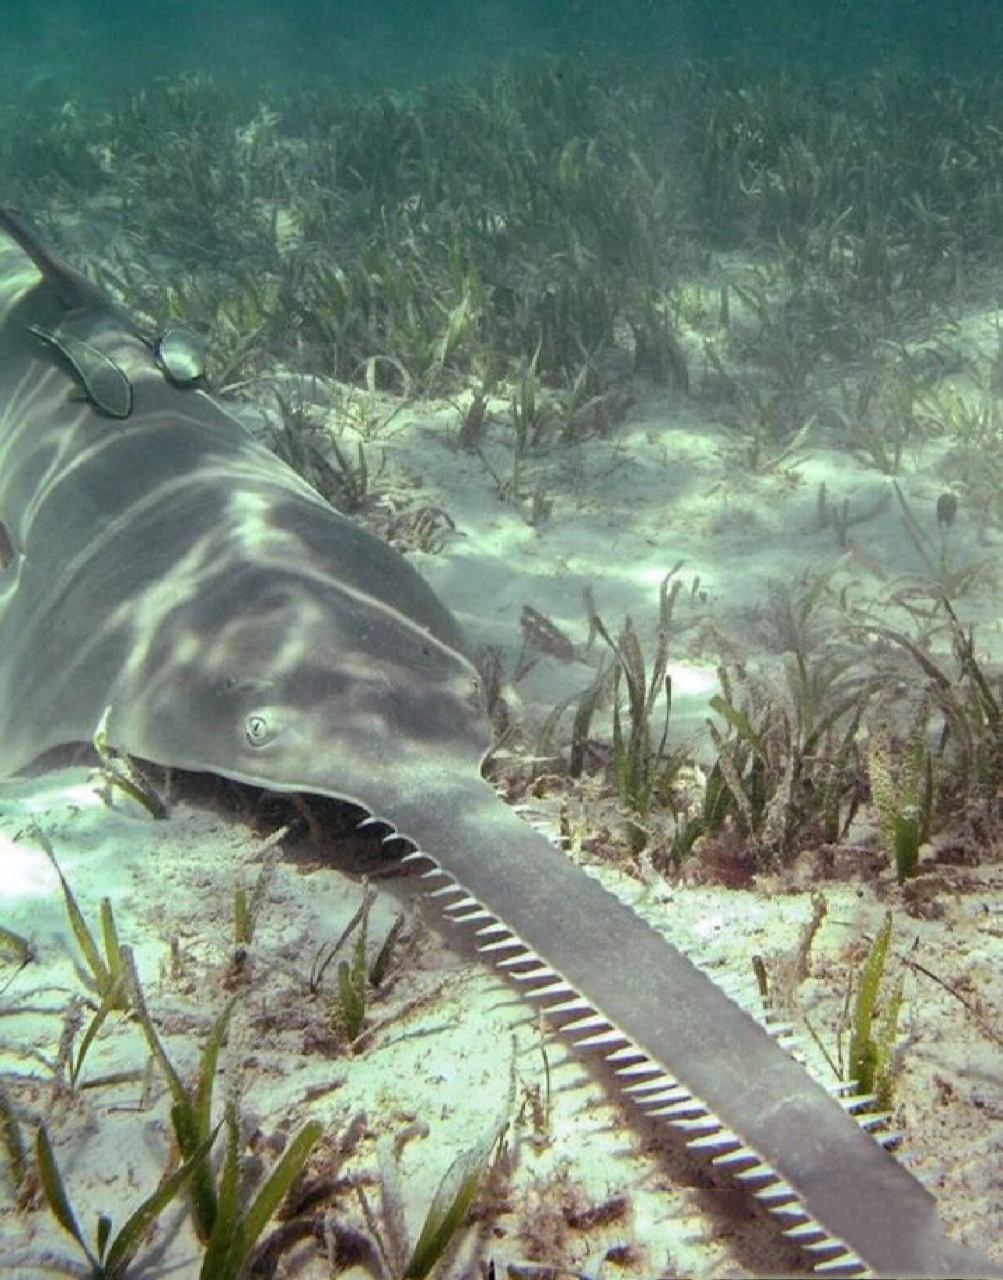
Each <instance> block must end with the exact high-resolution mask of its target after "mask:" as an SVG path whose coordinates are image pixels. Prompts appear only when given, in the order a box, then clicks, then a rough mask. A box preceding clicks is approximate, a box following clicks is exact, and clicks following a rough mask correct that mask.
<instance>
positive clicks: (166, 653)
mask: <svg viewBox="0 0 1003 1280" xmlns="http://www.w3.org/2000/svg"><path fill="white" fill-rule="evenodd" d="M0 228H2V229H3V231H4V232H5V235H3V236H0V522H2V532H3V546H4V556H3V557H2V568H0V709H2V710H0V715H2V733H0V774H3V775H10V774H14V773H17V772H19V771H22V770H24V769H26V768H27V767H28V766H29V765H30V764H32V763H33V762H34V761H36V760H37V759H38V758H39V757H41V756H42V755H43V754H45V753H46V752H48V751H49V750H50V749H53V748H56V747H59V746H61V745H64V744H69V743H74V742H83V743H88V742H91V741H92V740H93V738H94V734H95V731H96V729H97V727H98V725H99V724H101V725H102V726H103V730H104V732H105V734H106V736H107V741H108V743H109V744H110V745H111V746H112V747H114V748H116V749H117V750H119V751H121V752H123V753H126V754H128V755H129V756H135V757H138V758H141V759H146V760H149V761H153V762H155V763H156V764H159V765H163V766H167V767H176V768H180V769H185V770H196V771H207V772H212V773H215V774H218V775H221V776H223V777H226V778H232V779H235V780H237V781H239V782H243V783H248V784H251V785H254V786H257V787H264V788H268V789H270V790H274V791H286V792H298V793H306V794H311V793H312V794H317V795H322V796H330V797H335V798H338V799H342V800H345V801H350V802H352V803H354V804H356V805H359V806H361V807H362V808H363V809H364V810H365V811H366V812H367V813H368V814H369V815H370V816H371V818H372V819H374V820H378V821H380V822H383V823H385V824H386V825H387V827H388V828H389V829H390V830H391V831H393V832H395V833H397V834H398V835H399V836H401V837H404V838H405V839H406V841H407V842H408V843H409V846H410V847H412V848H413V850H414V852H412V853H411V854H410V855H408V856H409V857H410V858H412V859H418V860H420V861H421V865H422V869H423V870H424V871H425V874H426V876H427V877H428V878H429V881H430V884H429V886H428V887H429V889H430V893H431V896H433V897H434V898H435V899H436V900H437V902H438V904H439V905H440V907H441V909H442V911H443V913H444V915H445V916H447V917H449V918H450V919H452V920H454V921H456V922H458V923H459V924H461V925H463V926H465V927H466V928H468V929H469V930H471V931H472V932H473V937H474V940H475V942H476V945H477V948H478V949H479V951H480V952H481V953H482V954H483V955H484V957H485V958H486V959H487V960H488V961H490V962H492V963H495V964H497V965H499V966H500V967H501V968H502V969H503V970H504V971H505V972H506V973H507V974H508V976H509V977H510V978H511V979H512V981H513V982H514V983H515V984H517V986H518V988H519V989H520V990H521V992H522V993H523V994H524V995H525V997H526V999H527V1000H529V1001H531V1002H533V1003H534V1004H535V1005H536V1006H537V1007H538V1008H540V1009H541V1010H542V1011H543V1013H544V1014H545V1015H546V1017H547V1019H548V1020H549V1022H550V1023H551V1024H552V1025H553V1026H555V1027H556V1028H557V1029H558V1030H559V1031H560V1032H562V1033H563V1034H564V1035H565V1037H567V1038H568V1040H570V1042H571V1043H572V1044H573V1045H574V1046H576V1047H577V1049H578V1050H579V1051H581V1052H582V1053H584V1054H589V1053H591V1054H594V1055H598V1056H599V1057H601V1059H602V1060H603V1062H604V1064H605V1066H606V1068H607V1070H606V1073H605V1074H606V1075H607V1076H611V1077H612V1078H613V1079H614V1080H615V1082H616V1083H617V1085H618V1086H619V1088H620V1089H621V1090H622V1092H623V1093H624V1095H625V1096H626V1098H627V1099H629V1100H630V1102H631V1103H633V1104H634V1105H635V1106H636V1107H637V1108H639V1109H640V1110H641V1111H642V1112H643V1113H644V1114H645V1115H646V1116H647V1117H649V1118H650V1119H652V1120H653V1121H655V1122H659V1123H663V1124H665V1125H669V1126H671V1127H672V1128H673V1129H674V1130H675V1131H677V1133H678V1134H679V1135H680V1140H681V1141H683V1142H685V1143H686V1144H687V1146H688V1147H689V1148H690V1149H691V1150H693V1151H694V1152H699V1153H702V1158H704V1159H705V1160H708V1161H710V1162H711V1163H712V1165H713V1166H714V1167H715V1168H716V1169H717V1170H718V1171H719V1172H720V1173H722V1174H728V1175H730V1176H732V1177H734V1178H735V1179H736V1180H737V1181H738V1183H739V1184H740V1185H742V1186H743V1187H745V1188H747V1189H748V1192H749V1193H750V1194H751V1195H754V1196H755V1197H756V1198H757V1199H758V1200H759V1201H760V1202H761V1203H762V1204H763V1205H764V1206H765V1207H766V1208H767V1209H769V1210H770V1211H771V1212H772V1213H774V1214H775V1215H776V1216H777V1217H778V1218H779V1219H780V1226H781V1228H782V1230H783V1231H784V1232H785V1234H786V1236H787V1237H788V1239H790V1240H794V1241H796V1242H797V1243H799V1244H800V1245H801V1246H802V1247H803V1248H804V1249H805V1250H807V1252H808V1257H809V1258H810V1260H811V1262H812V1264H813V1265H814V1266H815V1267H816V1268H817V1270H819V1271H820V1272H823V1273H831V1274H839V1275H865V1274H872V1275H878V1276H889V1277H920V1276H928V1277H962V1276H966V1277H984V1278H985V1277H1001V1276H1003V1269H1001V1268H1000V1267H999V1266H998V1264H995V1263H993V1262H992V1261H991V1260H989V1259H988V1258H986V1257H983V1256H982V1255H981V1254H979V1253H978V1252H976V1251H974V1250H972V1249H970V1248H967V1247H963V1246H961V1245H959V1244H957V1243H955V1242H953V1241H952V1240H951V1239H950V1238H949V1237H948V1235H947V1234H946V1232H945V1230H944V1228H943V1225H942V1223H941V1221H940V1219H939V1217H938V1214H937V1209H936V1203H935V1200H934V1197H933V1196H932V1195H931V1193H930V1192H929V1191H928V1190H926V1189H925V1188H924V1187H923V1186H921V1184H920V1183H919V1182H918V1181H917V1180H916V1179H915V1178H914V1177H913V1176H912V1174H911V1173H909V1172H908V1170H907V1169H906V1168H905V1167H904V1166H903V1165H902V1164H901V1163H900V1162H899V1161H898V1160H896V1159H895V1157H894V1156H893V1155H892V1154H890V1152H889V1151H888V1150H886V1149H885V1147H884V1146H883V1145H881V1143H880V1142H879V1141H877V1140H875V1137H874V1136H872V1134H871V1133H870V1132H868V1131H866V1127H865V1123H862V1122H858V1119H857V1118H856V1117H855V1114H854V1112H856V1111H858V1110H859V1109H860V1107H861V1106H862V1104H863V1100H862V1099H860V1098H855V1097H853V1096H852V1095H851V1096H849V1097H847V1096H843V1095H841V1094H839V1093H838V1091H834V1090H828V1089H826V1088H825V1087H823V1085H822V1084H820V1083H818V1082H816V1080H815V1079H814V1078H813V1077H812V1076H811V1075H810V1074H809V1073H808V1072H807V1071H806V1070H805V1069H804V1068H803V1067H802V1066H801V1065H800V1063H799V1062H798V1061H797V1060H796V1059H795V1057H794V1056H792V1055H791V1054H790V1053H789V1052H788V1051H787V1049H786V1048H785V1047H784V1046H783V1044H781V1043H780V1042H779V1040H778V1038H777V1036H776V1035H775V1034H772V1033H771V1031H770V1029H769V1028H768V1027H767V1026H766V1025H764V1023H763V1021H761V1020H760V1019H758V1018H756V1017H754V1016H753V1015H752V1013H750V1012H749V1011H747V1010H746V1009H745V1008H744V1007H742V1006H741V1005H740V1004H739V1003H736V1002H735V1001H733V1000H732V999H731V998H730V997H729V996H728V995H726V994H725V993H724V991H722V990H721V988H719V987H718V986H717V985H716V984H715V982H714V981H712V979H711V978H710V977H709V976H707V975H706V974H705V973H704V972H703V971H702V970H701V968H700V967H699V965H698V964H697V963H695V961H694V959H692V958H691V957H690V956H688V955H686V954H684V952H683V951H681V950H679V949H677V948H676V947H675V946H673V945H672V944H670V943H669V942H668V941H667V940H666V939H665V938H664V937H663V936H662V935H661V934H660V933H659V932H658V931H656V930H655V929H654V928H653V927H652V926H651V925H649V924H648V923H647V922H645V921H644V920H643V919H642V918H641V917H640V916H639V915H638V914H636V913H635V912H634V911H633V910H632V909H631V908H630V907H628V906H627V905H626V904H624V903H623V902H621V901H620V900H619V899H618V898H616V897H614V896H613V895H612V894H611V893H609V892H608V891H607V890H605V889H604V888H603V887H602V886H601V885H600V884H599V883H598V882H597V881H596V880H595V879H594V878H593V877H591V876H590V875H589V874H588V873H587V872H585V871H584V870H582V869H581V868H579V867H577V866H575V865H574V864H573V863H572V862H571V861H570V860H569V859H568V858H567V857H566V856H565V855H564V854H563V853H562V852H561V851H560V850H559V849H558V848H556V847H555V846H554V845H553V844H552V843H551V842H550V841H549V840H548V839H547V838H546V837H545V836H544V835H543V834H541V833H540V832H538V831H537V830H535V829H534V828H533V827H531V826H530V825H529V824H528V823H527V822H526V821H525V820H524V819H523V818H522V817H520V815H519V814H518V813H516V812H515V811H514V810H513V809H512V808H510V807H509V806H508V805H507V804H506V803H505V802H504V801H503V800H502V799H501V798H500V797H499V796H498V795H497V794H496V793H495V791H494V789H493V788H492V787H491V786H490V784H489V783H488V782H486V781H485V780H484V778H483V776H482V764H483V761H484V758H485V755H486V753H487V752H488V750H489V748H490V746H491V734H490V729H489V725H488V719H487V716H486V713H485V709H484V698H483V696H482V691H481V689H480V687H479V681H478V673H477V670H476V668H475V666H474V664H473V662H472V660H471V657H470V654H469V651H468V648H467V644H466V641H465V639H464V636H463V633H462V631H461V628H460V626H459V624H458V622H457V621H456V619H455V618H454V616H453V615H452V613H451V612H450V611H449V609H448V608H447V607H446V606H445V604H443V603H442V602H441V601H440V600H439V598H438V597H437V596H436V595H435V594H434V593H433V591H432V590H431V588H430V587H429V586H428V585H427V584H426V582H425V581H424V579H423V578H422V577H421V576H420V575H419V573H418V572H417V571H416V570H415V568H414V567H413V566H412V565H411V564H410V563H409V562H408V561H407V560H405V559H404V558H403V557H402V556H400V555H399V554H398V553H397V552H395V551H394V550H393V549H391V548H390V547H388V546H386V545H385V544H384V543H383V542H382V541H381V540H379V539H378V538H377V537H375V536H374V535H372V534H371V533H369V532H368V531H366V530H364V529H362V528H361V527H359V526H358V525H356V524H354V523H353V522H352V521H350V520H348V519H347V518H345V517H344V516H342V515H340V514H339V513H337V512H336V511H335V510H333V509H332V507H331V506H330V505H328V503H327V502H325V501H324V499H322V498H321V497H320V496H319V495H318V494H317V493H316V492H314V490H313V489H311V488H310V486H309V485H307V484H306V483H305V482H304V481H303V480H302V479H301V478H300V477H299V476H298V475H296V473H295V472H293V471H292V470H291V469H290V468H288V467H287V466H285V465H284V464H283V463H282V462H281V461H280V460H279V459H278V458H276V457H275V455H274V454H273V453H271V452H270V451H269V450H268V449H267V448H266V447H265V446H264V445H263V444H262V443H260V442H259V441H257V440H256V439H255V438H254V437H253V435H252V434H251V433H250V432H249V431H247V430H246V429H245V428H244V427H243V425H242V424H241V423H240V422H239V421H238V420H237V419H236V418H235V417H234V416H233V415H231V414H230V413H229V412H227V411H226V409H225V408H224V407H223V406H221V405H220V404H219V403H217V401H216V400H214V399H213V397H212V396H211V394H210V393H209V392H208V391H207V390H206V389H205V388H204V387H203V386H201V385H199V384H198V383H192V384H191V385H183V384H180V383H179V382H178V381H176V380H173V379H171V378H170V377H168V376H165V372H164V370H163V368H162V367H161V364H160V363H158V360H157V356H156V352H155V351H154V350H153V348H152V347H151V345H150V343H149V342H148V341H147V340H146V339H145V338H144V337H143V335H142V333H141V332H140V331H139V329H138V328H137V326H136V325H135V324H134V323H132V322H131V321H130V320H129V318H128V315H127V314H126V313H125V312H124V311H123V308H121V307H120V306H116V305H113V304H112V303H111V302H110V301H109V300H108V299H107V298H105V297H104V296H103V295H102V293H101V291H100V290H98V289H97V288H96V286H94V285H93V284H92V283H91V282H90V281H89V280H87V279H86V278H85V277H84V276H83V275H81V273H79V272H77V271H75V270H74V269H72V268H71V267H70V266H69V265H68V264H66V263H64V262H62V261H61V260H60V259H59V258H57V257H56V256H55V255H54V254H53V253H52V252H51V251H50V250H49V249H48V248H47V247H46V246H45V245H44V243H43V242H42V241H41V240H40V239H39V237H38V236H37V235H36V234H35V232H34V231H33V230H32V229H31V227H30V226H29V225H28V224H27V223H26V222H25V221H24V220H23V219H22V218H21V217H20V216H18V215H16V214H14V213H12V212H9V211H8V212H4V213H0ZM68 332H69V333H72V337H73V342H74V344H75V345H74V348H73V350H74V351H75V352H77V353H78V354H79V353H89V352H93V353H95V354H94V357H93V360H89V361H87V360H86V358H85V356H81V357H80V358H81V359H82V360H85V362H87V363H90V364H92V365H93V367H95V368H97V367H100V368H102V369H107V367H108V365H110V366H111V367H113V368H114V369H116V370H118V371H121V374H122V376H123V377H124V378H126V379H128V383H129V389H130V398H129V412H128V414H127V415H125V416H116V415H109V413H107V412H102V409H101V406H100V405H99V404H96V403H94V401H93V399H92V398H91V397H90V396H89V395H88V394H87V389H88V388H87V380H86V378H83V379H82V378H81V377H80V376H79V370H76V371H75V370H74V369H73V368H72V367H71V364H72V359H71V360H68V359H67V358H66V350H65V345H64V346H63V347H60V346H59V344H58V342H56V343H53V342H40V341H39V340H38V334H39V333H41V334H54V335H58V334H60V333H63V334H65V333H68ZM71 357H72V352H71ZM105 361H106V362H108V364H105V363H104V362H105ZM81 382H83V391H84V394H83V396H82V397H81V394H80V391H81V386H80V384H81Z"/></svg>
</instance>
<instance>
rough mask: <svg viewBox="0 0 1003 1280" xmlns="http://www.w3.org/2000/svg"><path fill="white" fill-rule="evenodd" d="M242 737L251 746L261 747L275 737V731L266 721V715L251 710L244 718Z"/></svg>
mask: <svg viewBox="0 0 1003 1280" xmlns="http://www.w3.org/2000/svg"><path fill="white" fill-rule="evenodd" d="M244 737H245V738H246V739H247V741H248V743H249V745H250V746H252V747H263V746H264V745H265V744H266V743H268V742H271V740H272V738H274V737H275V731H274V729H273V728H272V726H271V725H270V724H269V723H268V717H267V716H265V715H263V714H262V713H261V712H260V711H252V712H251V713H250V715H248V716H246V717H245V719H244Z"/></svg>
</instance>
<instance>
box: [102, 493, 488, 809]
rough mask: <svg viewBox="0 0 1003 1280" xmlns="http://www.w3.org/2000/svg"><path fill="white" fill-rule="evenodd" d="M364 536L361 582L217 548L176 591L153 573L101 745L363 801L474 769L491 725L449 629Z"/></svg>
mask: <svg viewBox="0 0 1003 1280" xmlns="http://www.w3.org/2000/svg"><path fill="white" fill-rule="evenodd" d="M325 514H326V516H327V518H328V519H330V514H331V513H325ZM368 545H369V550H370V552H371V553H373V564H372V565H371V567H372V568H373V569H374V577H373V580H372V582H371V584H370V587H369V589H368V590H365V591H364V590H362V589H361V588H359V587H357V586H353V585H352V583H351V582H350V581H349V582H346V581H345V580H344V579H340V580H339V579H336V578H335V577H334V576H333V575H331V574H328V573H316V572H310V570H309V568H307V567H304V568H303V569H297V568H289V567H284V568H280V567H277V566H275V565H262V564H260V563H257V562H255V560H254V558H253V557H252V558H250V559H248V560H247V561H245V562H243V563H240V562H238V563H234V562H233V560H232V558H230V557H224V558H223V563H221V564H220V563H216V564H215V565H214V567H213V569H212V571H211V572H209V573H207V574H205V575H204V576H202V577H201V579H200V580H199V581H197V582H193V583H192V584H191V588H190V591H189V592H188V593H185V594H186V595H187V598H182V599H180V600H179V599H178V595H179V592H178V591H177V590H176V587H177V583H176V582H175V583H174V584H173V585H172V584H171V583H170V582H168V583H165V584H163V586H162V588H161V592H162V596H163V605H162V610H161V609H158V608H157V606H156V604H155V603H154V602H151V601H148V602H147V604H148V608H147V609H145V610H143V611H141V612H140V616H141V618H142V617H145V618H146V619H147V620H148V623H147V624H146V625H144V624H143V623H142V622H140V624H139V626H138V629H137V631H136V633H135V634H134V635H133V638H132V640H131V643H130V649H131V656H130V657H129V658H128V660H127V662H126V664H125V667H124V669H123V673H122V677H121V680H120V681H119V683H118V686H117V687H116V688H115V689H114V690H113V691H112V694H111V712H110V715H109V717H108V726H107V727H108V734H109V740H110V741H111V743H112V745H115V746H118V747H121V748H122V749H123V750H126V751H128V752H129V753H130V754H133V755H137V756H141V757H143V758H145V759H149V760H153V761H155V762H159V763H163V764H166V765H172V764H173V765H177V764H179V763H183V764H184V766H185V767H187V768H191V769H196V770H205V771H210V772H215V773H219V774H222V775H225V776H227V777H231V778H234V779H236V780H238V781H242V782H247V783H251V784H253V785H259V786H264V787H267V788H269V789H272V790H278V791H284V790H288V791H299V792H311V791H312V792H317V793H320V794H326V795H334V796H337V797H339V798H343V799H347V800H351V801H354V802H356V803H358V804H361V805H363V806H364V807H366V808H367V809H369V810H370V812H378V811H379V810H380V809H381V808H385V806H386V804H387V802H388V800H389V801H390V802H391V803H392V802H393V799H394V797H400V798H403V797H404V796H411V797H414V796H417V795H421V794H431V793H434V792H440V791H442V789H443V788H444V787H446V786H447V785H451V784H452V781H453V780H454V779H456V778H457V777H462V776H466V777H468V778H469V777H472V776H477V775H478V774H479V768H480V762H481V759H482V757H483V755H484V753H485V751H486V750H487V748H488V745H489V742H490V731H489V726H488V721H487V717H486V715H485V712H484V709H483V699H482V697H481V693H480V688H479V682H478V676H477V672H476V669H475V668H474V666H473V664H472V663H471V662H470V661H469V660H468V659H467V658H466V657H465V656H464V654H463V652H462V651H461V649H460V648H459V647H458V645H459V643H460V642H459V640H458V635H459V633H458V628H457V626H456V624H455V622H454V620H453V619H452V617H451V616H450V615H449V614H448V613H447V612H446V611H445V609H443V608H442V606H440V605H439V603H438V601H437V600H436V599H435V597H434V596H433V595H432V593H431V591H430V590H429V589H428V588H427V587H426V586H425V584H424V582H423V581H422V580H421V579H420V578H419V577H418V575H417V574H416V573H415V572H414V571H413V570H412V569H411V567H410V565H408V564H407V563H406V562H405V561H403V560H402V559H401V558H400V557H399V556H397V555H396V554H395V553H393V552H391V551H390V549H389V548H386V549H384V548H382V547H381V546H380V545H379V544H373V543H370V544H368ZM384 550H385V552H386V554H385V555H384V554H383V552H384ZM381 569H382V571H383V580H382V582H381V581H380V572H379V571H380V570H381ZM172 597H173V599H172ZM395 601H405V602H406V603H407V604H408V605H409V607H408V608H406V609H402V608H400V607H397V605H396V604H395ZM144 632H145V634H144Z"/></svg>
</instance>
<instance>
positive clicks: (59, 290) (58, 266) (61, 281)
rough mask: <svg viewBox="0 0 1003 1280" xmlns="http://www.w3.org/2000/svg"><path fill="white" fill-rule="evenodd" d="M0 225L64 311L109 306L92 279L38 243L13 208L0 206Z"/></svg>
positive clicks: (32, 231) (29, 228)
mask: <svg viewBox="0 0 1003 1280" xmlns="http://www.w3.org/2000/svg"><path fill="white" fill-rule="evenodd" d="M0 228H2V229H3V230H4V231H6V232H7V234H8V235H9V236H10V237H11V239H13V240H15V241H16V242H17V244H18V245H19V246H20V247H21V248H22V249H23V250H24V252H25V253H26V254H27V255H28V257H29V258H30V259H31V260H32V262H33V263H34V264H35V266H36V267H37V268H38V269H39V271H40V272H41V273H42V275H43V276H44V277H45V279H46V280H47V281H48V283H49V284H50V285H51V286H52V287H53V289H54V290H55V291H56V295H57V296H58V298H59V301H60V302H61V303H62V304H63V306H64V307H66V309H67V310H68V311H92V310H95V309H104V308H108V307H110V306H111V305H112V304H111V303H110V301H109V300H108V298H107V297H106V296H105V295H104V293H102V291H101V290H100V289H99V288H98V286H97V285H96V284H95V283H94V281H93V280H89V279H88V278H87V276H85V275H84V273H83V272H82V271H78V270H77V269H76V267H71V266H70V265H69V263H67V262H64V261H63V260H62V258H59V257H57V255H56V254H54V253H53V252H52V250H51V249H49V248H48V247H47V246H46V245H45V244H43V243H42V241H41V240H40V239H39V237H38V234H37V233H36V232H35V230H34V228H32V227H31V226H29V225H28V223H27V221H26V220H25V218H24V216H23V215H22V214H21V213H20V212H19V211H18V210H17V209H11V208H9V207H8V208H0Z"/></svg>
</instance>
